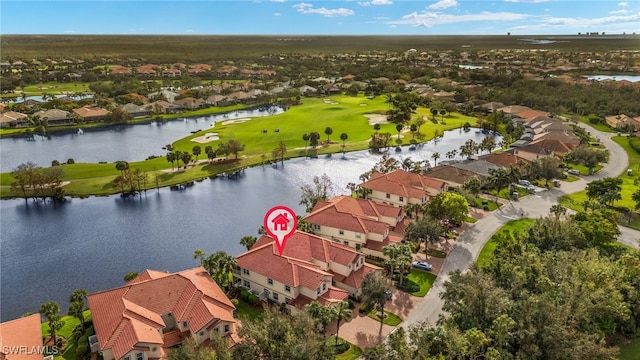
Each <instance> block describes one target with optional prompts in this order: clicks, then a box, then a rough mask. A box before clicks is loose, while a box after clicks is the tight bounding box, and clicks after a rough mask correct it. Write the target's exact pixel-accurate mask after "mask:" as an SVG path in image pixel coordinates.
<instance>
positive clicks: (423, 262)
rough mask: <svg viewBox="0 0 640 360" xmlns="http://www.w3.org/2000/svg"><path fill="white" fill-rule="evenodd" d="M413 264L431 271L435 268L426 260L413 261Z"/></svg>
mask: <svg viewBox="0 0 640 360" xmlns="http://www.w3.org/2000/svg"><path fill="white" fill-rule="evenodd" d="M411 265H413V267H414V268H416V269H420V270H426V271H431V269H433V265H431V264H429V263H428V262H426V261H414V262H413V263H411Z"/></svg>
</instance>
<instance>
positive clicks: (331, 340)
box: [327, 335, 362, 360]
mask: <svg viewBox="0 0 640 360" xmlns="http://www.w3.org/2000/svg"><path fill="white" fill-rule="evenodd" d="M345 343H346V344H349V349H348V350H347V351H345V352H343V353H341V354H337V355H336V356H335V358H334V359H336V360H355V359H357V358H359V357H360V355H362V349H360V348H359V347H357V346H356V345H354V344H352V343H350V342H348V341H346V340H345V339H343V338H338V345H341V344H345ZM327 344H328V345H330V346H335V344H336V337H335V335H332V336H329V337H328V338H327Z"/></svg>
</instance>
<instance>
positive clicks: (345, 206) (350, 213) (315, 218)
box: [305, 196, 402, 234]
mask: <svg viewBox="0 0 640 360" xmlns="http://www.w3.org/2000/svg"><path fill="white" fill-rule="evenodd" d="M401 212H402V209H400V208H398V207H394V206H391V205H384V204H379V203H375V202H373V201H371V200H365V199H355V198H352V197H350V196H337V197H334V198H332V199H330V200H329V201H322V202H319V203H318V204H316V206H315V207H314V208H313V209H312V210H311V212H310V213H309V215H307V216H305V220H307V221H308V222H310V223H312V224H318V225H324V226H329V227H332V228H336V229H343V230H349V231H354V232H359V233H364V234H366V233H377V234H384V232H385V229H386V227H387V223H385V222H384V221H382V220H379V218H380V216H386V217H391V218H398V217H399V216H400V214H401Z"/></svg>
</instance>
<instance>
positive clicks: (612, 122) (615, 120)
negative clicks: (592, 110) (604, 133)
mask: <svg viewBox="0 0 640 360" xmlns="http://www.w3.org/2000/svg"><path fill="white" fill-rule="evenodd" d="M605 121H606V122H607V125H609V126H611V127H612V128H614V129H625V128H626V127H627V126H629V125H631V126H633V127H634V129H635V130H640V120H638V119H635V118H632V117H631V116H628V115H625V114H620V115H613V116H607V117H605Z"/></svg>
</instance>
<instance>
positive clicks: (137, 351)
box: [87, 267, 237, 360]
mask: <svg viewBox="0 0 640 360" xmlns="http://www.w3.org/2000/svg"><path fill="white" fill-rule="evenodd" d="M87 299H88V302H89V308H90V309H91V315H92V317H93V325H94V328H95V331H96V334H95V338H91V339H89V342H90V343H91V344H96V345H92V348H91V350H92V352H93V351H99V352H100V353H101V355H102V357H103V358H104V360H112V359H119V360H149V359H160V358H163V357H165V356H166V354H167V353H168V351H169V349H170V348H172V347H174V346H177V345H180V344H181V343H182V341H183V340H184V339H186V338H188V337H192V338H195V339H196V340H197V341H198V342H204V341H207V340H210V339H211V338H212V337H213V336H214V334H216V333H218V334H221V335H223V336H225V337H227V336H228V337H230V339H231V340H232V343H233V342H234V341H237V337H236V334H235V319H234V318H233V311H234V309H235V307H234V306H233V304H232V303H231V301H230V300H229V298H227V296H226V295H225V294H224V292H223V291H222V290H221V289H220V287H219V286H218V284H216V283H215V282H214V281H213V280H212V279H211V276H210V275H209V274H208V273H207V271H206V270H205V269H204V268H203V267H197V268H194V269H189V270H184V271H181V272H178V273H174V274H169V273H164V272H160V271H153V270H147V271H145V272H143V273H141V274H140V275H138V277H136V278H135V279H133V280H131V281H129V282H128V283H127V284H126V285H124V286H121V287H118V288H115V289H111V290H105V291H101V292H98V293H94V294H90V295H89V296H88V297H87ZM96 340H97V341H96Z"/></svg>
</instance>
